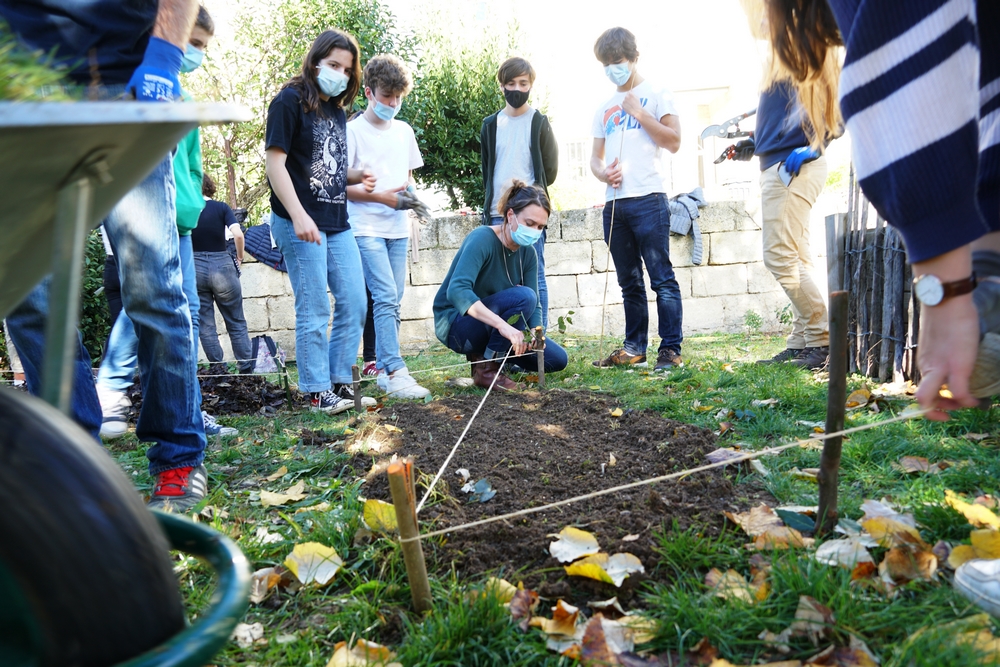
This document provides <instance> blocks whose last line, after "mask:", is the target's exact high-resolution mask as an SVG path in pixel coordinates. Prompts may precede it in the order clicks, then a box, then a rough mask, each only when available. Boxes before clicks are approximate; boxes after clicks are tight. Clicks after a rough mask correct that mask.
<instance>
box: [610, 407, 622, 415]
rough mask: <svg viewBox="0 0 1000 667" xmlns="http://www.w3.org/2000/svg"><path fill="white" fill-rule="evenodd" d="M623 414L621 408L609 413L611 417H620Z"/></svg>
mask: <svg viewBox="0 0 1000 667" xmlns="http://www.w3.org/2000/svg"><path fill="white" fill-rule="evenodd" d="M623 414H625V412H624V411H623V410H622V409H621V408H615V409H614V410H612V411H611V416H612V417H621V416H622V415H623Z"/></svg>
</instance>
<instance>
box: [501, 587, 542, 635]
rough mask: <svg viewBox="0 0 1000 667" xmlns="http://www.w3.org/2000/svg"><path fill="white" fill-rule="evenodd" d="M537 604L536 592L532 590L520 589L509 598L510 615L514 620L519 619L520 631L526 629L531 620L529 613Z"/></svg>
mask: <svg viewBox="0 0 1000 667" xmlns="http://www.w3.org/2000/svg"><path fill="white" fill-rule="evenodd" d="M537 606H538V593H536V592H535V591H532V590H527V589H520V590H518V591H517V592H516V593H514V597H513V598H511V600H510V605H508V609H510V616H511V618H513V619H514V620H515V621H520V622H519V623H518V627H520V628H521V631H522V632H523V631H526V630H527V629H528V624H529V622H530V621H531V614H532V612H533V611H534V610H535V607H537Z"/></svg>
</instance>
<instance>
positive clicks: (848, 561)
mask: <svg viewBox="0 0 1000 667" xmlns="http://www.w3.org/2000/svg"><path fill="white" fill-rule="evenodd" d="M816 560H817V561H819V562H820V563H823V564H824V565H832V566H838V565H839V566H841V567H846V568H848V569H853V568H854V567H856V566H857V564H858V563H872V562H874V561H873V559H872V555H871V554H870V553H868V549H866V548H865V545H863V544H862V543H861V540H860V539H859V538H857V537H848V538H847V539H843V540H827V541H826V542H824V543H823V544H821V545H820V547H819V549H817V550H816Z"/></svg>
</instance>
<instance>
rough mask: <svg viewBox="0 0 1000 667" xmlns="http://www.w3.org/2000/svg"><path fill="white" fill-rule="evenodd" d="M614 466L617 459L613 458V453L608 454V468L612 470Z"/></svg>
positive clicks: (616, 463)
mask: <svg viewBox="0 0 1000 667" xmlns="http://www.w3.org/2000/svg"><path fill="white" fill-rule="evenodd" d="M616 465H618V459H616V458H615V455H614V454H613V453H612V454H608V467H609V468H614V467H615V466H616Z"/></svg>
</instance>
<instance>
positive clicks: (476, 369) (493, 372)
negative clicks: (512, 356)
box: [469, 355, 520, 391]
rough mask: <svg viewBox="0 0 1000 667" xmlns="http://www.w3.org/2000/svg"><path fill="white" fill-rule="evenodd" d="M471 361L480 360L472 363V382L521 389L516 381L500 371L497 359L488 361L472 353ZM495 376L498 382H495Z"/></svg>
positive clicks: (508, 388)
mask: <svg viewBox="0 0 1000 667" xmlns="http://www.w3.org/2000/svg"><path fill="white" fill-rule="evenodd" d="M469 361H471V362H476V361H478V362H479V363H473V364H472V383H473V384H474V385H476V386H477V387H482V388H483V389H489V388H490V387H491V386H494V387H496V388H497V389H503V390H505V391H517V390H518V389H520V387H519V386H518V384H517V383H516V382H514V381H513V380H511V379H510V378H509V377H507V376H506V375H504V374H503V373H501V372H500V364H498V363H497V362H496V361H486V360H485V358H484V357H479V356H472V355H470V356H469ZM497 376H499V377H497ZM493 378H496V383H494V382H493Z"/></svg>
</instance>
